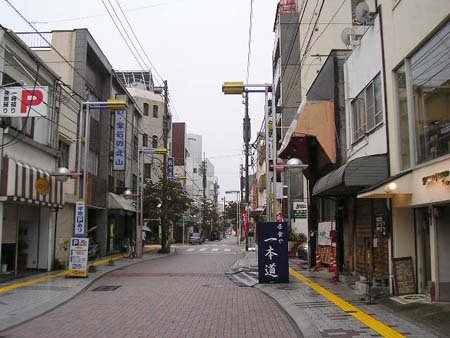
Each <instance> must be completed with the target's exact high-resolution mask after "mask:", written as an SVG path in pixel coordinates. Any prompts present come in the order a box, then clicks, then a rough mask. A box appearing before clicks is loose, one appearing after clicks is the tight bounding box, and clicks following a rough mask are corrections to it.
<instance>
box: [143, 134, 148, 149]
mask: <svg viewBox="0 0 450 338" xmlns="http://www.w3.org/2000/svg"><path fill="white" fill-rule="evenodd" d="M142 146H144V147H148V135H147V134H143V135H142Z"/></svg>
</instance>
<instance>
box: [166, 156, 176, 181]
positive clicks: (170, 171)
mask: <svg viewBox="0 0 450 338" xmlns="http://www.w3.org/2000/svg"><path fill="white" fill-rule="evenodd" d="M174 164H175V161H174V158H173V157H171V156H169V157H167V177H168V178H169V179H173V178H174V173H173V169H174Z"/></svg>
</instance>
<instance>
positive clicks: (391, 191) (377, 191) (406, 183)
mask: <svg viewBox="0 0 450 338" xmlns="http://www.w3.org/2000/svg"><path fill="white" fill-rule="evenodd" d="M412 187H413V179H412V174H411V171H408V172H405V173H401V174H399V175H396V176H393V177H389V178H388V179H386V180H384V181H382V182H380V183H378V184H376V185H373V186H371V187H369V188H367V189H364V190H362V191H360V192H359V193H358V196H357V197H358V198H394V197H400V196H406V197H407V196H412Z"/></svg>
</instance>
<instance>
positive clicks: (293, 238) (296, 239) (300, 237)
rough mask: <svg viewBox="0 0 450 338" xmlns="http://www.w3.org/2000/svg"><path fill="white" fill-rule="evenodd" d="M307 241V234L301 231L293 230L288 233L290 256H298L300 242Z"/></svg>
mask: <svg viewBox="0 0 450 338" xmlns="http://www.w3.org/2000/svg"><path fill="white" fill-rule="evenodd" d="M304 242H306V235H305V234H304V233H301V232H296V231H294V230H291V231H290V232H289V234H288V251H289V256H290V257H296V256H297V252H298V247H299V246H300V244H302V243H304Z"/></svg>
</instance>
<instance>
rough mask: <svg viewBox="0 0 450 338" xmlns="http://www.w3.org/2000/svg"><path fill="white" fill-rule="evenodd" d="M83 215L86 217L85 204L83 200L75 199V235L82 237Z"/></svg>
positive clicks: (83, 227)
mask: <svg viewBox="0 0 450 338" xmlns="http://www.w3.org/2000/svg"><path fill="white" fill-rule="evenodd" d="M85 217H86V204H85V203H84V201H77V203H76V205H75V229H74V236H75V237H83V236H84V233H85V223H86V222H85V221H86V220H85Z"/></svg>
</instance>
